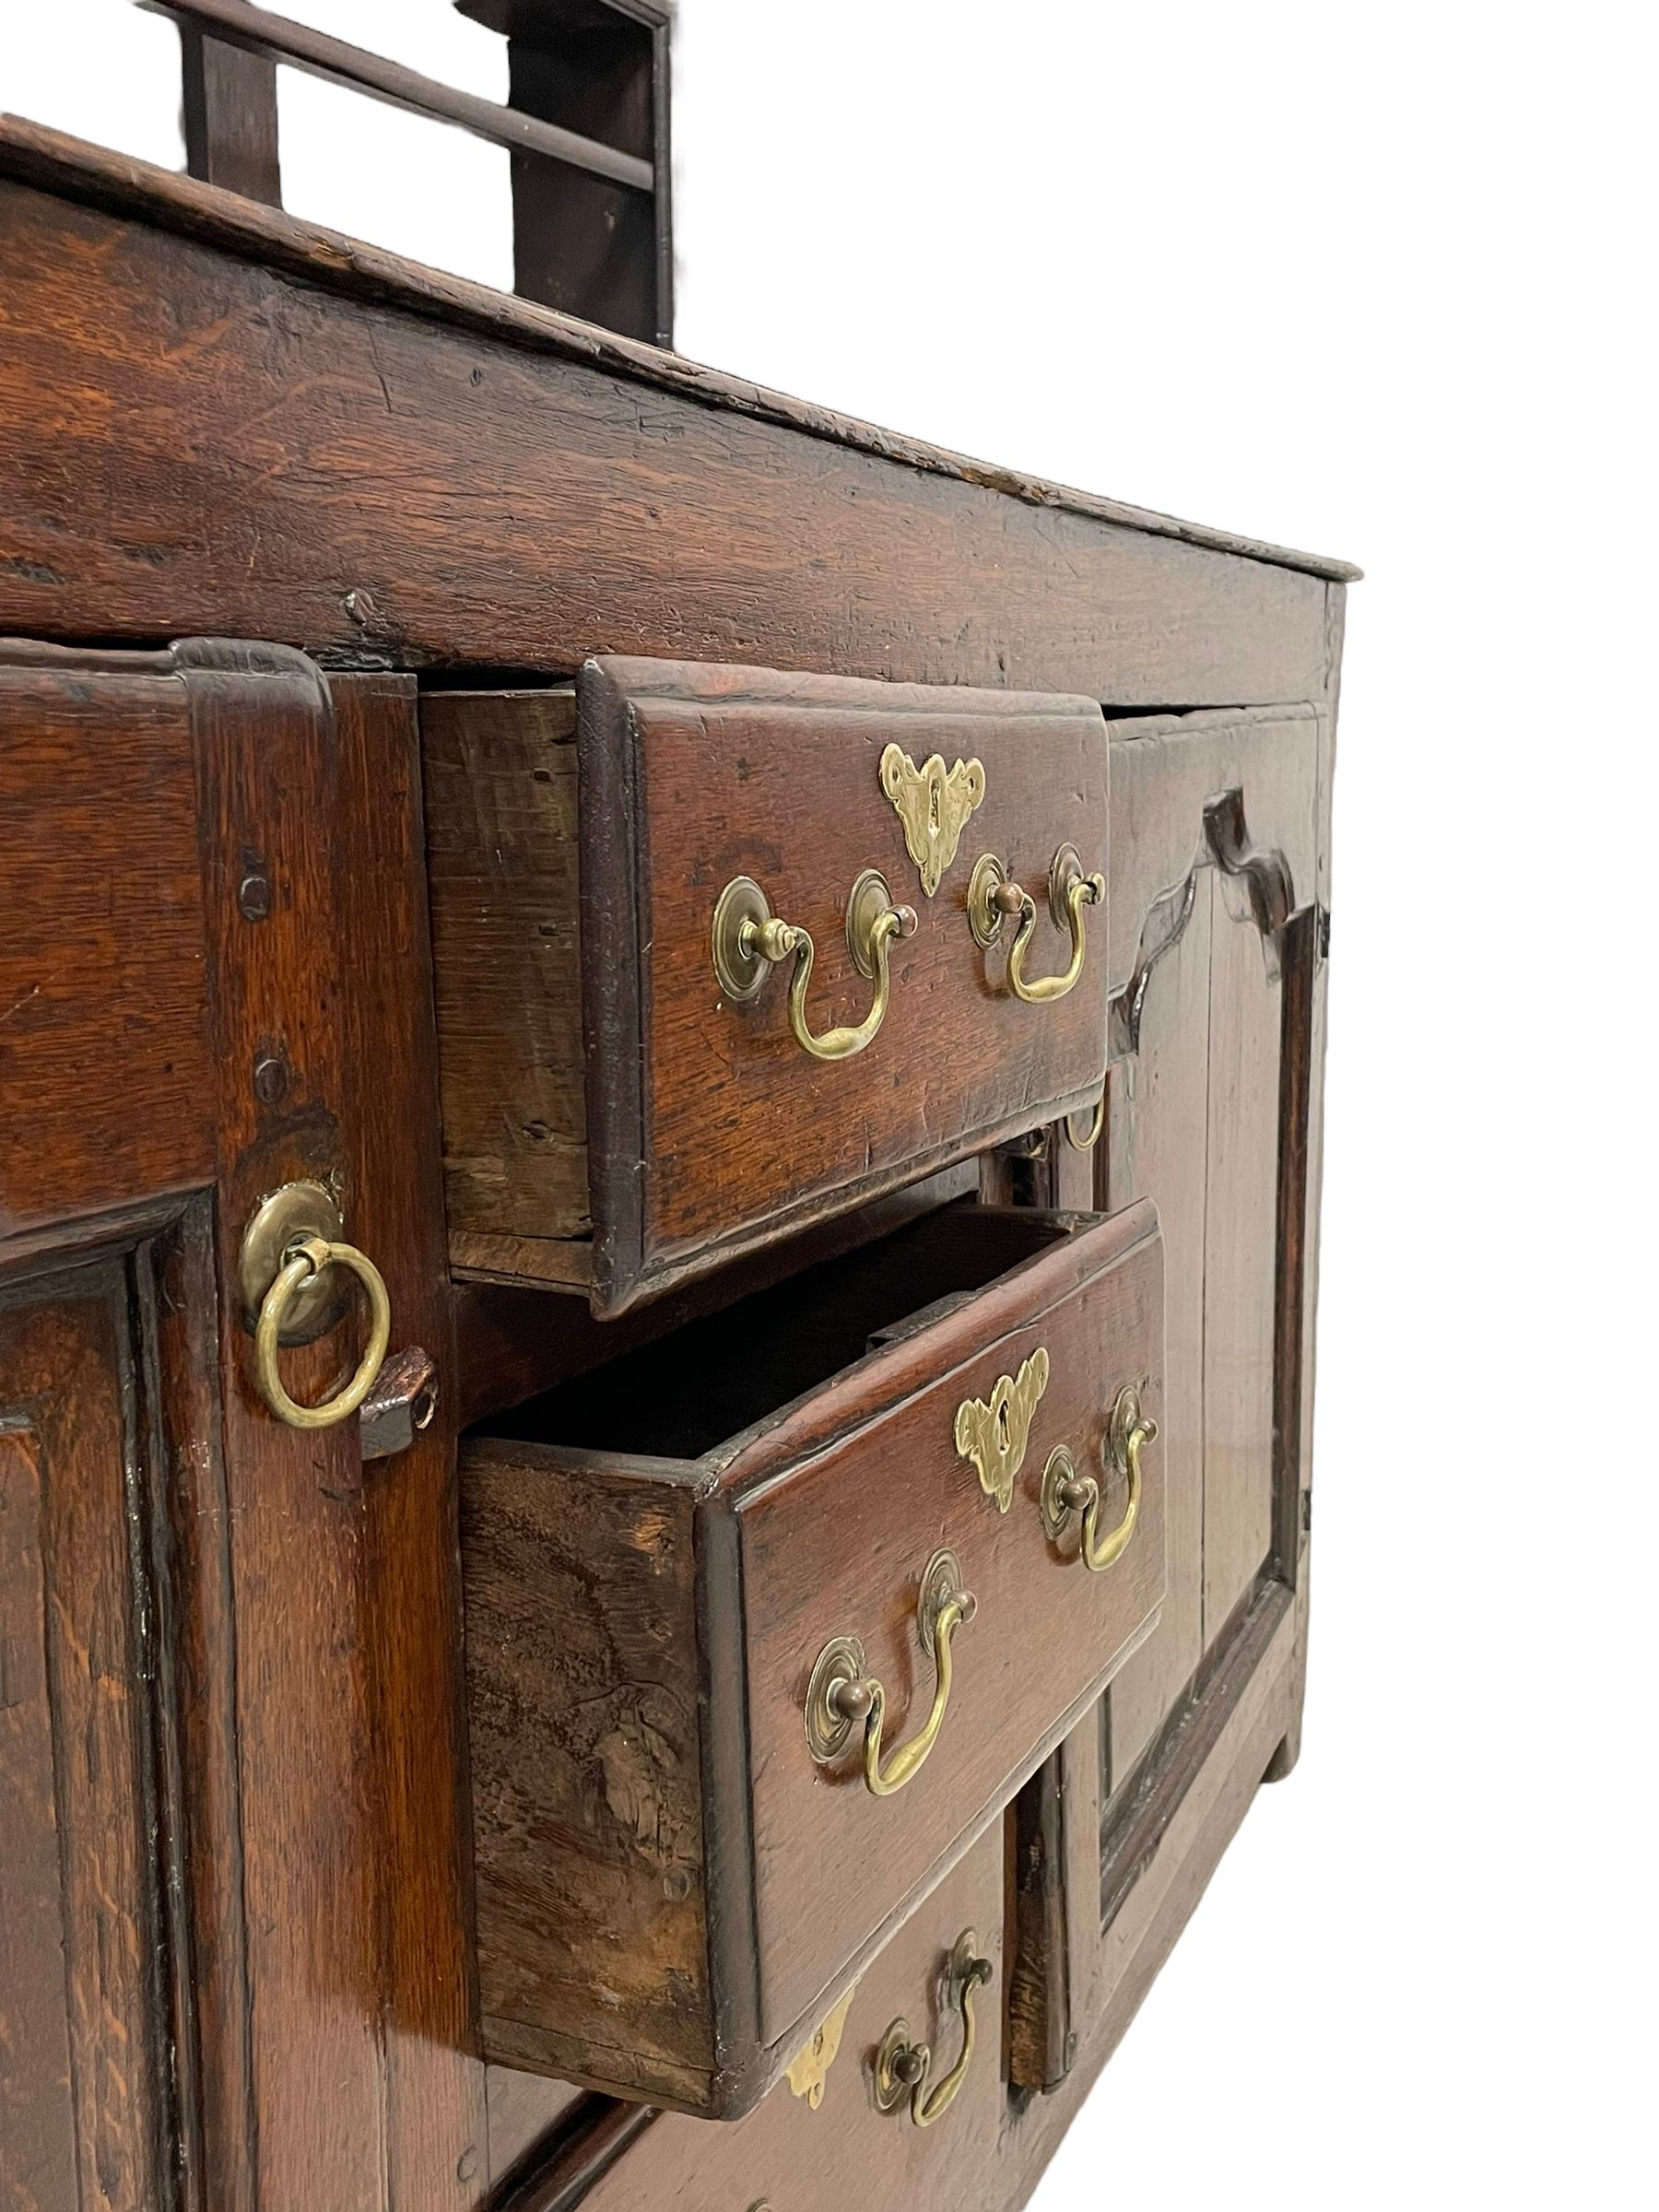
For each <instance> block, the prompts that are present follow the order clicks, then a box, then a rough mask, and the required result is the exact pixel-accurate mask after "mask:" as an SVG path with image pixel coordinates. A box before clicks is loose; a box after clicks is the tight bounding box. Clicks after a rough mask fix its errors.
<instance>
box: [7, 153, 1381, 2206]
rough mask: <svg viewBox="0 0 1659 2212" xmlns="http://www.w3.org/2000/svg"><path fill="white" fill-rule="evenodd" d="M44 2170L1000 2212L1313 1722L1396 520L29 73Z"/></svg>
mask: <svg viewBox="0 0 1659 2212" xmlns="http://www.w3.org/2000/svg"><path fill="white" fill-rule="evenodd" d="M0 322H3V324H4V342H3V343H0V640H3V641H0V916H3V918H4V926H3V928H0V1270H3V1273H0V1776H3V1781H4V1787H3V1791H0V2199H3V2200H4V2202H5V2203H6V2205H7V2206H28V2207H30V2208H31V2212H45V2208H46V2207H51V2208H52V2212H64V2208H66V2207H76V2212H90V2207H92V2206H100V2207H107V2208H108V2212H469V2208H473V2207H486V2206H488V2207H494V2208H496V2212H508V2208H509V2207H511V2208H512V2212H564V2208H566V2207H572V2206H577V2205H581V2206H586V2207H590V2208H591V2212H645V2208H646V2207H654V2206H680V2207H686V2208H688V2212H690V2208H693V2207H695V2208H696V2212H759V2207H768V2208H769V2212H813V2208H815V2207H817V2208H820V2212H821V2208H822V2207H825V2206H840V2205H842V2204H845V2203H847V2202H857V2203H859V2204H860V2205H862V2206H868V2207H870V2212H877V2207H885V2206H894V2207H899V2206H903V2207H905V2208H906V2212H930V2208H933V2207H939V2208H941V2212H942V2208H943V2207H946V2206H951V2207H957V2206H964V2205H966V2206H973V2207H975V2212H1002V2208H1003V2207H1010V2206H1015V2205H1017V2204H1018V2203H1020V2202H1021V2201H1023V2199H1024V2198H1025V2196H1026V2195H1027V2194H1029V2192H1030V2189H1031V2188H1032V2186H1033V2185H1034V2183H1035V2180H1036V2177H1037V2175H1038V2174H1039V2172H1040V2171H1041V2168H1042V2165H1043V2163H1044V2161H1045V2159H1047V2158H1048V2156H1049V2155H1050V2153H1051V2151H1052V2150H1053V2147H1054V2144H1055V2142H1056V2140H1057V2139H1058V2137H1059V2136H1060V2134H1061V2132H1062V2130H1063V2129H1064V2128H1065V2125H1066V2124H1067V2123H1068V2122H1069V2120H1070V2119H1071V2118H1072V2116H1073V2115H1074V2113H1075V2112H1076V2111H1077V2106H1078V2103H1079V2101H1080V2100H1081V2099H1082V2098H1083V2096H1084V2095H1085V2093H1086V2091H1087V2090H1088V2086H1089V2084H1090V2082H1091V2081H1092V2080H1093V2078H1094V2077H1095V2076H1096V2074H1097V2073H1098V2071H1099V2069H1100V2066H1101V2065H1102V2063H1103V2062H1104V2061H1105V2059H1106V2058H1107V2056H1108V2055H1109V2053H1111V2051H1112V2047H1113V2045H1114V2044H1115V2043H1116V2041H1118V2039H1119V2037H1120V2036H1121V2035H1122V2034H1123V2032H1124V2028H1125V2025H1126V2024H1127V2022H1128V2020H1129V2019H1130V2018H1131V2016H1132V2015H1133V2013H1134V2011H1135V2006H1137V2005H1138V2003H1139V2001H1140V1999H1141V1997H1142V1996H1143V1995H1144V1994H1145V1993H1146V1990H1147V1985H1148V1983H1149V1982H1150V1980H1151V1977H1152V1976H1153V1975H1154V1974H1155V1973H1156V1972H1157V1971H1158V1968H1159V1965H1160V1963H1161V1962H1162V1960H1163V1959H1164V1958H1165V1957H1166V1955H1167V1954H1168V1952H1169V1950H1170V1947H1171V1944H1172V1943H1173V1941H1174V1939H1175V1937H1176V1935H1178V1933H1179V1932H1180V1930H1181V1928H1182V1924H1183V1923H1184V1922H1185V1920H1186V1918H1187V1916H1188V1914H1189V1913H1190V1912H1191V1911H1192V1909H1193V1906H1194V1901H1195V1900H1196V1899H1197V1897H1198V1895H1199V1893H1200V1891H1201V1890H1202V1888H1203V1887H1204V1884H1205V1882H1206V1879H1207V1877H1208V1876H1209V1874H1210V1872H1211V1870H1212V1868H1213V1867H1214V1865H1216V1862H1217V1860H1218V1856H1219V1854H1220V1853H1221V1852H1222V1851H1223V1849H1224V1848H1225V1847H1226V1844H1227V1842H1228V1841H1229V1839H1230V1836H1231V1834H1232V1832H1233V1830H1235V1828H1236V1827H1237V1825H1238V1823H1239V1821H1240V1820H1241V1818H1242V1816H1243V1814H1244V1812H1245V1810H1246V1809H1247V1807H1248V1806H1249V1803H1250V1800H1251V1797H1252V1794H1253V1792H1254V1790H1255V1788H1256V1786H1257V1784H1258V1783H1260V1782H1262V1781H1263V1780H1265V1779H1267V1780H1271V1779H1277V1777H1279V1776H1281V1775H1283V1774H1285V1773H1286V1772H1288V1770H1289V1768H1290V1767H1291V1766H1292V1764H1293V1763H1294V1761H1295V1759H1296V1756H1297V1748H1298V1740H1299V1732H1300V1712H1301V1703H1302V1681H1303V1669H1304V1656H1305V1645H1306V1626H1307V1607H1308V1595H1307V1593H1308V1529H1309V1497H1310V1492H1309V1483H1310V1472H1311V1470H1310V1450H1309V1445H1310V1433H1311V1409H1312V1365H1313V1363H1312V1319H1313V1309H1314V1281H1315V1250H1316V1227H1317V1202H1318V1187H1319V1154H1320V1088H1321V1065H1322V1056H1323V1038H1324V1002H1325V963H1326V956H1327V951H1328V942H1329V912H1330V890H1329V822H1330V799H1331V768H1332V758H1333V735H1334V727H1335V707H1336V688H1337V668H1338V660H1339V653H1340V641H1341V634H1342V611H1343V597H1344V584H1345V581H1346V580H1347V579H1349V578H1351V576H1352V575H1353V574H1354V573H1355V572H1356V571H1351V570H1349V569H1347V568H1346V567H1344V566H1343V565H1342V564H1340V563H1337V562H1334V561H1326V560H1320V559H1312V558H1309V557H1305V556H1303V555H1300V554H1295V553H1290V552H1286V551H1283V550H1280V549H1277V548H1274V547H1265V546H1260V545H1255V544H1252V543H1249V542H1246V541H1243V540H1240V539H1236V538H1233V537H1230V536H1229V535H1225V534H1223V533H1220V532H1218V531H1211V530H1206V529H1199V528H1194V527H1192V526H1189V525H1187V524H1180V523H1175V522H1171V521H1169V520H1167V519H1165V518H1163V517H1160V516H1158V515H1153V514H1149V513H1146V512H1140V511H1138V510H1135V509H1130V508H1124V507H1122V506H1118V505H1114V504H1112V503H1111V502H1109V501H1106V500H1094V499H1089V498H1086V497H1084V496H1082V495H1080V494H1077V493H1074V492H1070V491H1065V490H1062V489H1059V488H1055V487H1053V486H1051V485H1047V484H1043V483H1039V482H1034V481H1031V480H1029V479H1027V478H1024V477H1018V476H1016V475H1013V474H1008V473H1002V472H998V471H996V470H994V469H990V468H987V467H984V466H982V465H979V464H977V463H969V462H967V461H964V460H961V459H959V458H957V457H954V456H952V455H950V454H947V453H941V452H938V451H935V450H934V449H932V448H929V447H925V446H922V445H918V444H915V443H912V442H911V441H907V440H905V439H901V438H898V437H893V436H889V435H888V434H886V433H884V432H881V431H877V430H875V429H870V428H868V427H867V426H865V425H863V424H860V423H855V422H851V421H847V420H844V419H841V418H837V417H834V416H830V415H828V414H825V413H821V412H819V411H818V410H816V409H814V408H811V407H808V406H801V405H799V404H797V403H794V402H793V401H789V400H785V399H782V398H780V397H778V396H777V395H775V394H771V393H769V392H765V391H761V390H759V389H756V388H753V387H750V386H748V385H746V384H744V383H741V382H736V381H734V380H732V379H730V378H726V377H720V376H714V375H712V374H710V373H709V372H707V371H703V370H700V369H699V368H697V367H695V366H693V365H692V364H690V363H689V362H688V361H685V360H682V359H679V358H677V357H676V356H674V355H672V354H669V353H665V352H660V351H657V350H655V349H654V348H653V347H651V346H649V345H647V344H644V343H642V342H638V341H635V340H631V339H629V338H626V337H620V336H609V335H606V334H605V333H603V332H601V331H599V330H597V329H596V328H594V327H593V326H591V325H589V324H582V323H577V322H573V321H570V320H567V319H564V318H563V317H561V316H560V315H559V313H557V312H552V311H551V310H548V309H546V308H543V307H540V306H537V305H535V304H531V303H528V302H525V301H524V300H515V299H511V298H508V297H505V296H503V295H500V294H497V293H494V292H491V291H488V290H486V289H484V288H480V287H477V286H474V285H471V284H468V283H465V282H463V281H461V280H459V279H452V278H448V277H441V276H438V275H435V274H434V273H432V272H430V271H428V270H425V269H422V268H419V267H417V266H414V265H408V264H406V263H403V262H400V261H398V260H396V259H394V258H393V257H392V256H390V255H387V254H384V253H378V252H376V251H374V250H372V249H371V248H369V247H367V246H364V245H361V244H359V243H357V242H354V241H348V240H347V239H345V238H343V237H340V236H337V235H335V234H334V233H331V232H327V231H324V230H320V229H313V228H311V227H308V226H307V225H305V224H303V223H301V222H299V221H297V220H295V219H293V218H289V217H287V216H285V215H283V214H281V213H280V212H279V211H275V210H272V209H270V208H267V207H265V206H260V205H258V204H257V203H256V201H255V200H253V199H251V198H243V197H237V196H233V195H232V194H230V193H229V192H228V191H225V190H221V189H219V188H218V187H217V186H216V185H214V184H211V183H206V182H194V181H191V180H189V179H185V178H180V177H175V176H172V175H171V174H165V173H163V172H161V171H156V170H151V169H148V168H147V167H145V166H143V165H142V164H139V163H136V162H133V161H129V160H126V159H122V158H120V157H117V156H114V155H112V154H107V153H103V152H100V151H98V150H97V149H94V148H91V147H85V146H81V145H79V144H77V143H75V142H73V141H70V140H67V139H65V138H62V137H58V136H56V135H53V134H52V133H50V132H47V131H45V130H43V129H41V128H39V127H37V126H34V125H31V124H22V123H17V122H7V123H6V124H4V125H3V126H0Z"/></svg>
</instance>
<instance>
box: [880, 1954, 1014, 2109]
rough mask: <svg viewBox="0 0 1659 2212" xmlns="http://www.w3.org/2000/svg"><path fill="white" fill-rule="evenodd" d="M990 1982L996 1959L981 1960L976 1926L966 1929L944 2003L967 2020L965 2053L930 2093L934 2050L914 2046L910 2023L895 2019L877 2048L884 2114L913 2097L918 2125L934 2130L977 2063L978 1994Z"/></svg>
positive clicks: (952, 1956) (947, 1981)
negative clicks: (975, 2002)
mask: <svg viewBox="0 0 1659 2212" xmlns="http://www.w3.org/2000/svg"><path fill="white" fill-rule="evenodd" d="M990 1979H991V1961H990V1959H982V1958H981V1957H980V1955H979V1937H978V1936H977V1935H975V1934H974V1932H973V1930H972V1929H971V1928H964V1929H963V1930H962V1932H961V1934H960V1935H959V1936H958V1937H957V1939H956V1947H955V1949H954V1950H953V1951H952V1952H951V1954H950V1959H949V1963H948V1964H947V1967H946V1969H945V2001H946V2003H947V2005H950V2006H954V2007H955V2008H956V2010H957V2011H959V2013H960V2014H961V2016H962V2050H961V2055H960V2056H959V2058H958V2060H957V2062H956V2065H954V2066H952V2067H951V2069H950V2071H949V2073H948V2074H947V2075H946V2076H945V2077H944V2078H943V2079H942V2080H940V2081H936V2082H935V2083H934V2085H933V2087H932V2088H931V2089H930V2088H928V2080H927V2077H928V2076H929V2074H931V2072H932V2071H933V2050H932V2047H931V2045H929V2044H927V2043H912V2041H911V2033H910V2027H909V2024H908V2022H907V2021H905V2020H904V2019H903V2018H899V2019H896V2020H895V2021H894V2022H893V2023H892V2025H891V2027H889V2028H888V2031H887V2033H886V2034H885V2035H884V2036H883V2037H882V2039H881V2041H880V2042H879V2043H878V2044H877V2047H876V2101H877V2104H878V2105H879V2106H880V2107H881V2110H882V2111H883V2112H896V2111H897V2110H898V2108H899V2106H900V2104H902V2103H903V2101H904V2100H905V2098H906V2096H908V2097H909V2099H910V2115H911V2118H912V2120H913V2121H914V2122H915V2124H916V2125H917V2126H918V2127H931V2126H932V2125H933V2124H934V2122H935V2120H942V2119H943V2118H944V2116H945V2114H946V2113H947V2112H948V2111H949V2110H950V2108H951V2105H952V2104H953V2103H954V2102H955V2100H956V2093H957V2091H958V2090H959V2088H961V2086H962V2084H963V2082H964V2081H965V2080H966V2079H967V2078H968V2069H969V2067H970V2066H971V2065H972V2063H973V2044H974V2021H973V1993H974V1991H975V1990H976V1989H977V1988H978V1987H979V1986H980V1984H981V1983H982V1982H989V1981H990Z"/></svg>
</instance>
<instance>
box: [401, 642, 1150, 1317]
mask: <svg viewBox="0 0 1659 2212" xmlns="http://www.w3.org/2000/svg"><path fill="white" fill-rule="evenodd" d="M422 719H423V732H424V749H425V759H426V777H427V793H428V816H429V855H430V868H431V888H432V928H433V946H434V952H435V960H436V969H437V979H436V980H437V1004H438V1031H439V1047H440V1059H441V1080H442V1104H443V1126H444V1150H445V1159H446V1176H447V1197H448V1206H449V1220H450V1230H451V1249H452V1257H453V1261H454V1263H455V1265H457V1266H458V1267H459V1268H461V1269H463V1270H465V1271H466V1272H468V1273H471V1274H475V1275H481V1276H486V1277H499V1278H527V1279H531V1280H536V1281H543V1282H548V1283H554V1284H559V1285H562V1286H569V1287H572V1288H585V1289H586V1290H587V1291H588V1293H589V1295H590V1297H591V1299H592V1300H593V1303H594V1309H595V1311H597V1312H601V1313H611V1312H619V1311H620V1310H621V1309H622V1308H623V1307H625V1306H627V1305H628V1304H629V1303H630V1302H632V1301H633V1300H636V1299H639V1298H641V1297H645V1296H648V1295H650V1294H652V1293H653V1292H655V1291H657V1290H660V1289H662V1288H665V1287H666V1286H667V1285H668V1284H669V1283H671V1282H673V1281H675V1280H676V1279H677V1278H679V1277H683V1276H686V1275H688V1274H691V1273H694V1272H696V1271H698V1270H700V1269H702V1268H706V1267H709V1266H712V1265H717V1264H718V1263H720V1262H721V1261H723V1260H724V1259H727V1258H729V1257H731V1256H733V1255H734V1254H735V1253H739V1252H743V1251H745V1250H748V1249H751V1248H753V1247H754V1246H756V1245H758V1244H761V1243H764V1242H766V1241H769V1240H770V1239H771V1238H772V1237H773V1236H776V1235H778V1234H779V1233H781V1232H782V1231H784V1230H788V1229H790V1228H792V1227H799V1226H802V1225H804V1224H805V1223H806V1222H808V1221H811V1220H814V1219H817V1218H821V1217H822V1216H824V1215H826V1214H829V1213H833V1212H836V1211H839V1210H841V1208H843V1207H848V1206H854V1205H857V1204H860V1203H862V1202H863V1201H864V1200H865V1199H867V1198H869V1197H871V1196H873V1195H876V1194H878V1193H879V1192H881V1191H882V1190H884V1189H888V1188H891V1187H894V1186H896V1185H897V1184H899V1183H900V1182H906V1181H909V1180H910V1179H912V1178H913V1177H915V1176H918V1175H921V1174H923V1173H924V1172H926V1171H929V1170H931V1169H933V1168H936V1167H942V1166H944V1165H946V1164H947V1163H948V1162H949V1161H951V1160H952V1159H959V1158H961V1157H963V1156H964V1155H965V1154H967V1153H968V1152H971V1151H975V1150H978V1149H981V1148H982V1147H985V1146H987V1145H991V1144H994V1143H996V1142H998V1141H1000V1140H1001V1139H1002V1138H1004V1137H1006V1136H1010V1135H1015V1134H1017V1133H1018V1131H1020V1130H1022V1129H1026V1128H1030V1127H1032V1126H1034V1125H1035V1124H1037V1123H1038V1122H1040V1121H1042V1120H1045V1119H1048V1118H1051V1117H1052V1116H1053V1115H1055V1114H1057V1113H1060V1112H1065V1111H1068V1110H1070V1109H1073V1108H1076V1107H1077V1106H1081V1105H1086V1104H1088V1103H1090V1102H1092V1100H1093V1099H1094V1098H1095V1096H1096V1095H1097V1094H1098V1092H1099V1089H1100V1083H1101V1080H1102V1077H1103V1073H1104V1067H1105V1053H1106V965H1105V959H1104V950H1105V944H1106V916H1105V913H1104V912H1103V911H1102V909H1101V906H1100V900H1102V899H1103V898H1104V895H1105V880H1106V866H1107V853H1106V836H1107V806H1106V777H1107V755H1108V747H1107V744H1106V737H1105V724H1104V722H1103V721H1102V718H1101V715H1100V710H1099V708H1098V707H1097V706H1096V705H1094V704H1093V702H1091V701H1089V700H1079V699H1064V698H1046V697H1025V696H1020V695H1018V694H1012V693H1009V694H1003V693H998V692H986V691H965V690H963V691H959V690H947V689H943V688H939V689H935V688H919V687H915V686H906V685H889V684H877V683H862V682H853V681H850V680H843V679H841V678H838V677H794V676H780V675H773V674H771V673H769V672H768V671H766V670H762V669H752V668H730V667H718V666H705V665H696V664H685V665H682V664H677V663H669V662H656V661H637V660H604V661H593V662H590V663H589V664H588V665H587V666H586V667H585V668H584V669H583V670H582V674H581V676H580V677H579V678H578V681H577V685H576V688H575V690H574V692H573V693H572V692H570V691H523V692H436V693H433V694H431V695H429V697H428V698H427V700H425V702H424V704H423V708H422Z"/></svg>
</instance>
